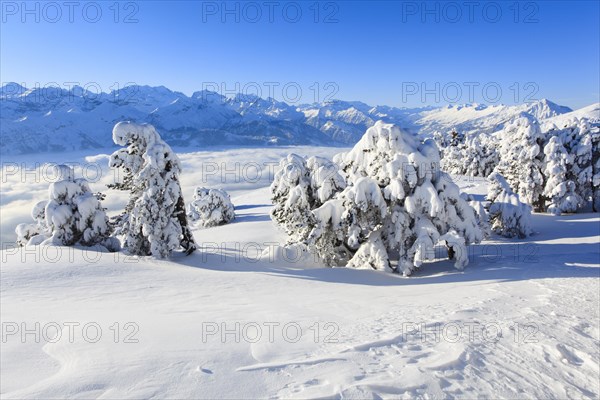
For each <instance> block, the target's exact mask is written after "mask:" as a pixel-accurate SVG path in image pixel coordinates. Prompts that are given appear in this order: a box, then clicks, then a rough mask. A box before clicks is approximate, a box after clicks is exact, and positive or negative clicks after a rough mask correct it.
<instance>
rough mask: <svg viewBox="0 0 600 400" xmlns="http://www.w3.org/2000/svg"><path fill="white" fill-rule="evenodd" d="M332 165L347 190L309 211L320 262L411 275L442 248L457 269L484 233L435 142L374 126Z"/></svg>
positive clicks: (386, 126) (313, 244)
mask: <svg viewBox="0 0 600 400" xmlns="http://www.w3.org/2000/svg"><path fill="white" fill-rule="evenodd" d="M335 160H336V162H337V163H338V164H339V165H340V167H341V169H342V173H343V175H344V176H345V178H346V181H347V184H348V186H347V187H346V188H345V189H344V190H343V191H342V192H340V193H338V194H337V195H336V196H334V198H332V199H331V200H328V201H326V202H325V203H324V204H323V205H322V206H321V207H319V208H317V209H316V210H314V211H313V216H314V219H315V222H314V228H313V230H312V231H311V233H310V235H309V237H308V239H307V243H308V245H309V246H311V247H312V248H313V249H314V251H315V252H316V253H317V254H318V255H320V256H321V257H322V258H323V259H324V261H325V262H327V263H328V264H329V265H332V266H335V265H338V266H340V265H347V266H350V267H361V268H373V269H380V270H393V271H396V272H401V273H403V274H405V275H409V274H410V273H411V272H412V271H413V270H414V268H416V267H419V266H420V265H421V264H422V262H423V261H425V260H428V259H433V258H434V247H435V246H436V245H437V244H438V243H445V244H446V245H447V246H448V248H449V253H452V254H453V255H454V257H455V266H456V267H457V268H463V267H464V266H465V265H466V264H467V263H468V258H467V253H466V247H465V246H466V245H467V244H469V243H475V242H478V241H480V240H481V239H482V233H481V230H480V229H479V227H478V224H477V218H476V216H475V211H474V210H473V208H472V207H470V206H469V204H468V203H467V201H466V200H465V199H463V198H462V197H461V195H460V192H459V190H458V187H457V186H456V185H455V184H454V183H453V182H452V180H451V179H450V177H449V175H448V174H446V173H444V172H441V171H440V170H439V152H438V149H437V147H436V145H435V143H434V142H433V141H432V140H427V141H425V142H423V143H421V142H419V141H418V140H417V138H416V137H415V136H413V135H411V134H409V133H407V132H405V131H403V130H401V129H400V128H399V127H398V126H395V125H392V124H385V123H383V122H381V121H378V122H377V123H376V124H375V125H374V126H373V127H371V128H369V129H368V130H367V132H366V133H365V135H364V136H363V137H362V139H361V140H360V141H359V142H358V143H357V144H356V145H355V146H354V148H353V149H352V150H351V151H349V152H348V153H345V154H341V155H338V156H336V158H335Z"/></svg>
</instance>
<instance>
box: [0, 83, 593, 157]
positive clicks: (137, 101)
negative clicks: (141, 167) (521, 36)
mask: <svg viewBox="0 0 600 400" xmlns="http://www.w3.org/2000/svg"><path fill="white" fill-rule="evenodd" d="M593 106H594V105H592V106H589V107H587V108H588V109H590V110H592V111H593V110H597V107H596V108H594V107H593ZM571 112H573V110H571V109H570V108H568V107H565V106H560V105H558V104H555V103H553V102H551V101H549V100H546V99H542V100H538V101H535V102H532V103H525V104H520V105H511V106H505V105H482V104H464V105H448V106H442V107H433V106H424V107H416V108H405V107H402V108H399V107H392V106H386V105H376V106H371V105H368V104H366V103H363V102H360V101H344V100H328V101H325V102H321V103H312V104H299V105H294V104H288V103H286V102H283V101H277V100H276V99H273V98H266V99H263V98H261V97H258V96H255V95H251V94H237V95H234V96H232V97H226V96H223V95H221V94H219V93H216V92H211V91H207V90H204V91H196V92H194V93H193V94H192V95H191V96H187V95H185V94H183V93H181V92H177V91H172V90H170V89H168V88H166V87H165V86H156V87H153V86H148V85H131V86H126V87H124V88H122V89H119V90H113V91H111V92H109V93H104V92H103V93H98V94H96V93H92V92H90V91H89V90H86V89H85V88H82V87H79V86H74V87H72V88H70V89H69V90H67V89H64V88H58V87H56V88H34V89H27V88H25V87H24V86H22V85H19V84H18V83H7V84H5V85H3V86H2V87H0V122H1V123H2V124H1V128H0V153H3V154H7V153H13V154H24V153H40V152H57V151H58V152H60V151H71V150H82V149H88V148H106V147H111V146H112V140H111V131H112V127H113V125H114V124H115V123H116V122H118V121H121V120H132V121H135V122H147V123H151V124H153V125H155V126H156V128H157V129H158V131H159V132H160V133H161V135H162V136H163V137H164V138H165V140H166V141H167V142H169V143H170V144H172V145H177V146H211V145H323V146H336V145H350V144H353V143H355V142H356V141H357V140H358V139H359V138H360V137H361V136H362V134H363V133H364V132H365V130H366V129H367V128H368V127H370V126H372V125H373V124H374V123H375V121H377V120H379V119H381V120H384V121H385V122H391V123H396V124H400V125H402V126H403V127H405V128H406V129H408V130H412V131H414V132H419V133H420V134H422V135H424V136H430V135H432V134H433V133H434V132H436V131H442V132H443V131H450V130H451V129H458V130H462V131H464V132H465V133H467V134H468V133H472V132H484V133H493V132H494V131H497V130H498V129H501V127H502V126H503V125H504V123H506V122H507V121H508V120H510V119H511V118H514V117H515V116H517V115H519V114H520V113H527V114H530V115H532V116H534V117H535V118H537V119H539V120H546V119H551V118H556V117H558V116H560V115H563V114H568V113H571Z"/></svg>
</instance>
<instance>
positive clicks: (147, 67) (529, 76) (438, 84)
mask: <svg viewBox="0 0 600 400" xmlns="http://www.w3.org/2000/svg"><path fill="white" fill-rule="evenodd" d="M36 4H37V5H36ZM48 4H49V3H44V2H41V3H40V2H30V3H27V4H26V6H25V7H23V4H22V2H21V1H18V2H12V1H3V2H2V3H1V7H2V9H1V11H2V25H1V32H0V33H1V35H0V40H1V46H0V56H1V57H0V74H1V81H2V82H10V81H16V82H19V83H24V84H25V86H28V87H31V86H34V85H35V84H36V83H37V84H40V85H42V86H43V85H46V84H50V83H52V82H56V83H58V84H59V85H61V86H67V85H69V83H70V82H78V83H80V84H82V85H90V86H89V87H90V88H91V89H94V88H98V87H100V88H101V89H102V90H103V91H109V90H110V89H112V88H114V87H115V86H116V85H119V86H123V85H125V84H127V83H129V82H134V83H137V84H147V85H164V86H166V87H168V88H170V89H173V90H178V91H182V92H184V93H186V94H191V93H192V92H193V91H195V90H200V89H202V88H210V89H218V91H220V92H222V93H224V94H229V92H233V91H235V90H236V89H239V90H240V91H245V92H247V93H258V94H262V95H263V97H266V96H267V95H268V94H272V95H273V97H275V98H276V99H277V100H288V102H292V103H293V102H311V101H313V100H325V99H327V98H330V97H334V98H341V99H344V100H361V101H365V102H367V103H369V104H386V105H394V106H408V107H412V106H422V105H424V104H433V105H435V104H446V103H448V102H457V103H467V102H472V101H475V102H488V103H507V104H512V103H515V102H523V101H527V100H529V99H539V98H549V99H550V100H552V101H555V102H557V103H559V104H564V105H568V106H570V107H573V108H577V107H581V106H585V105H588V104H591V103H594V102H598V101H600V99H599V96H600V95H599V92H600V82H599V80H600V72H599V69H600V43H599V41H600V26H599V22H598V21H599V19H600V10H599V5H598V2H597V1H581V2H574V1H569V2H566V1H565V2H562V1H541V2H527V1H525V2H515V1H502V2H485V1H478V2H474V4H473V5H472V6H469V5H468V4H469V3H468V2H465V1H457V2H443V1H441V2H427V3H424V2H421V1H415V2H412V1H398V2H394V1H387V2H358V1H349V2H327V1H325V2H314V1H308V2H289V1H273V2H271V3H268V2H266V1H257V2H227V3H224V2H221V1H218V2H211V1H209V2H192V1H188V2H161V1H145V2H142V1H140V2H120V3H118V7H115V2H113V1H108V2H96V3H94V2H86V1H83V2H76V4H77V5H76V6H72V8H69V7H70V6H67V5H65V2H61V1H59V2H56V3H53V5H48ZM56 5H58V7H57V6H56ZM424 7H425V8H424ZM298 10H300V12H301V15H299V14H298ZM98 11H100V12H101V15H99V14H98ZM117 11H118V12H117ZM259 13H260V15H259ZM36 19H37V21H36ZM93 83H94V84H93ZM115 84H116V85H115ZM94 90H95V89H94ZM300 92H301V97H300V98H299V93H300Z"/></svg>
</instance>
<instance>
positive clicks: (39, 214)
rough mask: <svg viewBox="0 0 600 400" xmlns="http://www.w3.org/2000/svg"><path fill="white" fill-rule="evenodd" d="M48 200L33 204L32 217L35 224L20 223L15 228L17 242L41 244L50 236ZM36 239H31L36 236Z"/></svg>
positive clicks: (24, 244)
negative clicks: (47, 221) (47, 218)
mask: <svg viewBox="0 0 600 400" xmlns="http://www.w3.org/2000/svg"><path fill="white" fill-rule="evenodd" d="M47 204H48V201H40V202H38V203H36V205H35V206H33V209H32V210H31V218H33V220H34V223H33V224H31V223H30V224H25V223H23V224H19V225H17V227H16V228H15V233H16V234H17V243H18V244H19V246H27V245H34V244H40V243H41V242H42V241H44V240H46V239H47V238H48V237H49V236H50V232H49V230H48V225H47V224H46V205H47ZM34 237H35V239H34V240H31V239H32V238H34Z"/></svg>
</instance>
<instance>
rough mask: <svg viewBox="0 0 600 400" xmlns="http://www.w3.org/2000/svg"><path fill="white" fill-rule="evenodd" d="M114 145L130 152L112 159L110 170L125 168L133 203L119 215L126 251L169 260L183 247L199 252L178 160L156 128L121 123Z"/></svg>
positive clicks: (116, 155)
mask: <svg viewBox="0 0 600 400" xmlns="http://www.w3.org/2000/svg"><path fill="white" fill-rule="evenodd" d="M113 141H114V142H115V143H116V144H118V145H121V146H125V148H123V149H120V150H117V151H116V152H114V153H113V154H112V155H111V157H110V167H112V168H122V169H123V170H124V172H125V180H124V182H123V184H122V185H121V186H122V187H121V188H122V189H125V190H129V192H130V199H129V203H128V205H127V207H126V209H125V213H124V214H123V215H121V216H120V218H119V220H120V223H121V226H120V233H121V234H122V235H123V236H124V244H123V245H124V248H125V249H126V250H127V251H129V252H130V253H132V254H135V255H144V256H145V255H152V256H154V257H158V258H165V257H168V256H169V255H170V254H171V252H172V251H174V250H177V249H179V248H182V249H183V250H184V251H185V252H186V253H187V254H190V253H191V252H193V251H194V250H196V248H197V246H196V243H195V242H194V238H193V236H192V232H191V230H190V228H189V225H188V221H187V215H186V209H185V203H184V201H183V196H182V194H181V186H180V184H179V173H180V172H181V166H180V164H179V159H178V158H177V155H176V154H175V153H174V152H173V150H171V148H170V147H169V145H167V144H166V143H165V142H164V141H163V140H162V139H161V137H160V135H159V134H158V132H157V131H156V129H154V127H153V126H152V125H148V124H143V125H138V124H134V123H131V122H119V123H118V124H116V125H115V127H114V129H113Z"/></svg>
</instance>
